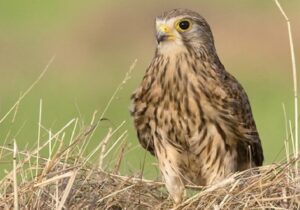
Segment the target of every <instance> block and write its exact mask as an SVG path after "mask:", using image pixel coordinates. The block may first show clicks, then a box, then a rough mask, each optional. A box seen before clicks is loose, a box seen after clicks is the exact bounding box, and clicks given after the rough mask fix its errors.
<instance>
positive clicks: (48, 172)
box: [0, 121, 300, 210]
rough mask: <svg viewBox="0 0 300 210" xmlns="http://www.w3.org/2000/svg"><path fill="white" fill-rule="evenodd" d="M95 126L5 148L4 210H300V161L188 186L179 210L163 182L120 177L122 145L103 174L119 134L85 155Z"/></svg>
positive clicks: (1, 185) (0, 186)
mask: <svg viewBox="0 0 300 210" xmlns="http://www.w3.org/2000/svg"><path fill="white" fill-rule="evenodd" d="M71 122H73V121H71ZM74 123H75V122H74ZM70 125H71V123H70ZM96 127H97V126H88V127H87V128H86V129H81V131H79V134H78V135H77V137H73V138H72V139H71V140H70V142H69V143H68V144H67V145H65V143H64V141H63V140H62V135H63V134H62V133H63V129H61V130H60V131H59V132H57V133H55V134H52V135H49V137H48V138H46V139H45V141H42V140H41V142H39V147H36V148H33V149H32V150H30V151H17V148H16V145H15V146H14V148H9V147H4V146H2V147H1V158H0V162H3V161H6V162H7V161H9V162H10V163H11V164H12V165H13V167H12V169H11V171H9V172H7V174H6V176H5V177H4V178H3V179H2V180H1V182H0V192H1V197H0V208H1V209H12V208H13V207H14V206H18V207H19V208H20V209H117V210H119V209H170V208H174V209H205V208H208V209H211V208H214V209H240V208H247V209H248V208H251V209H257V208H271V209H276V208H279V209H299V208H300V188H299V186H300V185H299V172H297V171H295V167H294V166H295V163H296V161H298V160H296V159H290V160H289V161H288V162H285V163H282V164H278V165H267V166H264V167H260V168H255V169H252V170H248V171H245V172H241V173H236V174H233V175H231V176H230V177H228V178H227V179H225V180H223V181H222V182H219V183H217V184H216V185H212V186H206V187H200V186H187V192H188V193H187V196H186V198H185V200H184V201H183V203H182V204H180V205H179V206H176V207H174V206H173V203H172V200H171V199H170V198H169V196H168V194H167V192H166V190H165V188H164V184H163V183H162V182H159V181H151V180H145V179H141V176H140V175H138V176H122V175H120V173H119V168H120V164H122V157H123V154H124V152H125V151H126V149H125V146H122V143H119V144H120V145H119V149H118V154H119V155H118V156H117V157H116V158H115V165H114V167H113V168H112V169H110V170H107V169H106V170H104V169H103V168H105V167H103V166H101V164H102V160H103V157H104V155H105V154H106V153H107V151H110V150H111V147H106V143H107V142H108V141H109V140H110V138H111V136H112V135H113V134H114V132H115V131H112V130H109V132H108V134H107V135H106V137H105V138H104V139H103V140H102V141H100V143H99V145H98V146H97V147H95V149H94V150H93V151H91V152H90V153H88V154H85V155H83V153H84V152H83V150H84V148H86V147H87V144H88V143H89V140H90V137H91V135H93V133H94V131H95V129H96ZM65 128H66V126H65ZM117 129H118V128H117ZM73 136H75V135H73ZM121 136H122V135H121ZM50 143H52V145H56V148H57V149H55V151H53V153H52V154H50V155H49V154H48V155H45V156H43V155H42V154H40V153H41V151H42V150H43V149H47V148H48V146H49V144H50ZM112 145H113V146H116V145H118V144H112ZM93 157H97V158H98V160H99V163H98V164H95V163H94V164H89V160H91V159H92V158H93Z"/></svg>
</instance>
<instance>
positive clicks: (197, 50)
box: [131, 9, 264, 203]
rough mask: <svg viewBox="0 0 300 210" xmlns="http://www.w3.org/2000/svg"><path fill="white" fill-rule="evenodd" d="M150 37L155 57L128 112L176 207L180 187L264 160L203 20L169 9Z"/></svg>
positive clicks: (239, 93) (240, 95)
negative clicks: (151, 37)
mask: <svg viewBox="0 0 300 210" xmlns="http://www.w3.org/2000/svg"><path fill="white" fill-rule="evenodd" d="M156 31H157V41H158V44H157V48H156V52H155V56H154V58H153V60H152V62H151V64H150V66H149V67H148V69H147V70H146V74H145V76H144V78H143V80H142V82H141V84H140V86H139V87H138V88H137V90H136V91H135V93H134V94H133V95H132V110H131V114H132V116H133V119H134V125H135V127H136V130H137V135H138V139H139V141H140V143H141V145H142V146H143V147H144V148H145V149H146V150H148V151H149V152H150V153H151V154H152V155H155V156H156V158H157V159H158V164H159V168H160V170H161V173H162V175H163V178H164V181H165V183H166V187H167V189H168V191H169V193H170V195H171V196H172V197H173V199H174V200H175V202H176V203H179V202H180V201H181V200H182V196H183V194H184V185H185V184H196V185H209V184H213V183H215V182H217V181H219V180H221V179H223V178H224V177H226V176H227V175H228V174H230V173H233V172H236V171H241V170H245V169H248V168H250V167H254V166H260V165H262V162H263V159H264V158H263V151H262V147H261V142H260V138H259V135H258V132H257V129H256V125H255V122H254V119H253V116H252V111H251V107H250V103H249V101H248V97H247V95H246V93H245V91H244V89H243V88H242V86H241V85H240V83H239V82H238V81H237V80H236V79H235V78H234V77H233V76H232V75H231V74H229V73H228V72H227V71H226V70H225V68H224V66H223V65H222V63H221V62H220V60H219V58H218V55H217V53H216V50H215V46H214V39H213V35H212V32H211V30H210V27H209V25H208V24H207V22H206V21H205V19H204V18H203V17H202V16H200V15H199V14H198V13H196V12H193V11H190V10H186V9H175V10H171V11H168V12H166V13H164V14H163V15H162V16H159V17H157V19H156Z"/></svg>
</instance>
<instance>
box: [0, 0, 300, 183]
mask: <svg viewBox="0 0 300 210" xmlns="http://www.w3.org/2000/svg"><path fill="white" fill-rule="evenodd" d="M282 5H283V7H284V9H285V10H286V12H287V14H288V16H289V17H290V20H291V22H292V29H293V36H294V42H295V43H294V44H295V48H296V49H295V50H296V55H298V54H299V53H298V52H299V44H300V43H299V42H300V21H299V20H300V12H299V9H300V2H299V1H296V0H290V1H282ZM172 8H190V9H193V10H195V11H198V12H199V13H201V14H202V15H203V16H204V17H205V18H206V19H207V21H208V22H209V24H210V25H211V28H212V30H213V33H214V37H215V43H216V48H217V51H218V54H219V56H220V58H221V60H222V62H223V64H224V65H225V67H226V69H227V70H228V71H229V72H231V73H232V74H233V75H235V76H236V78H238V80H239V81H240V82H241V83H242V84H243V86H244V88H245V89H246V91H247V93H248V96H249V98H250V101H251V104H252V108H253V112H254V116H255V119H256V123H257V126H258V130H259V132H260V136H261V139H262V143H263V148H264V151H265V158H266V161H265V164H268V163H272V162H278V161H280V160H281V159H282V158H283V157H284V155H285V153H284V149H283V145H284V144H283V141H284V138H285V124H284V123H285V122H284V117H283V109H282V103H285V105H286V108H287V114H288V118H289V119H292V118H293V92H292V76H291V75H292V74H291V62H290V52H289V43H288V36H287V30H286V29H287V28H286V23H285V21H284V19H283V18H282V16H281V14H280V12H279V11H278V8H277V7H276V6H275V4H274V2H273V1H261V0H247V1H246V0H241V1H234V0H228V1H216V0H213V1H200V0H197V1H196V0H187V1H171V0H164V1H159V0H155V1H137V0H128V1H124V0H123V1H121V0H115V1H108V0H106V1H104V0H100V1H96V0H86V1H71V0H68V1H61V0H52V1H1V2H0V72H1V77H0V118H2V116H3V115H4V114H5V113H6V112H7V111H8V110H9V108H10V107H11V106H12V105H13V104H14V103H15V101H16V100H17V99H18V97H19V95H20V93H22V92H24V91H25V90H26V89H27V87H28V86H30V85H31V84H32V82H33V81H34V80H35V79H36V78H37V77H38V75H39V74H40V72H41V71H42V70H43V68H44V67H45V65H46V64H47V62H48V61H49V60H50V58H51V57H52V56H53V55H56V58H55V60H54V62H53V64H52V65H51V66H50V69H49V71H48V72H47V73H46V75H45V76H44V78H43V79H42V80H41V81H40V82H39V83H38V85H37V86H36V87H35V88H34V89H33V90H32V92H31V93H30V94H29V95H28V96H26V98H25V99H24V100H23V101H22V102H21V104H20V106H19V109H18V112H17V116H16V120H15V121H14V122H13V123H12V122H11V120H12V115H10V116H9V118H8V119H7V120H6V121H5V122H4V123H2V124H0V144H1V145H3V144H4V140H5V139H7V142H6V145H8V146H10V143H11V142H12V139H14V138H15V139H16V140H17V143H18V145H19V147H20V148H24V147H25V146H26V145H28V147H32V146H33V145H34V144H36V139H37V130H38V113H39V101H40V99H42V100H43V114H42V124H43V125H44V126H45V127H47V128H51V129H52V130H53V131H54V132H55V131H57V130H58V129H59V128H60V127H61V126H63V125H65V124H66V123H67V122H68V121H69V120H70V119H72V118H79V119H80V121H81V122H83V123H85V124H88V123H89V122H90V120H91V118H92V114H93V112H94V111H95V110H98V111H99V113H102V111H103V110H104V108H105V106H106V104H107V102H108V101H109V99H110V97H111V96H112V94H113V92H114V90H115V89H116V87H117V86H118V84H120V82H121V81H122V80H123V78H124V76H125V74H126V72H127V71H128V69H129V66H130V65H131V64H132V63H133V61H134V60H135V59H138V62H137V65H136V67H135V69H134V70H133V72H132V74H131V79H130V80H129V81H128V82H127V83H126V84H125V85H124V87H123V88H122V90H121V91H120V92H119V93H118V94H117V96H116V98H115V99H114V101H113V102H112V104H111V106H110V108H109V110H108V111H107V112H106V114H105V116H104V117H105V118H107V119H109V120H108V121H105V122H102V123H100V126H99V129H98V133H97V135H96V137H95V138H94V139H93V141H92V142H91V145H96V144H97V143H98V142H97V141H99V140H100V139H101V137H102V136H104V135H105V133H106V132H107V130H108V128H109V127H111V126H112V127H116V126H118V125H119V124H120V123H121V122H122V121H124V120H126V124H125V126H124V127H123V128H122V129H123V130H126V129H128V130H129V136H128V140H129V142H130V143H131V144H130V147H131V148H133V149H132V150H129V152H127V153H126V155H125V159H124V162H123V165H122V171H123V172H124V173H135V172H137V171H139V170H140V169H141V165H142V163H143V160H144V154H145V151H144V150H142V149H141V148H140V147H135V145H136V144H137V138H136V135H135V132H134V129H133V124H132V120H131V119H130V116H129V113H128V107H129V104H130V101H129V97H130V95H131V93H132V92H133V90H134V89H135V87H137V85H138V84H139V82H140V80H141V78H142V76H143V74H144V72H145V69H146V67H147V66H148V64H149V62H150V61H151V59H152V56H153V53H154V50H155V44H156V43H155V38H154V19H155V16H157V15H159V14H161V13H162V12H163V11H165V10H169V9H172ZM120 133H121V131H120ZM90 148H92V146H91V147H90ZM111 158H113V157H111ZM108 161H109V160H108ZM146 161H147V166H148V167H146V168H147V169H146V170H145V175H146V177H150V178H151V177H153V176H154V175H156V174H157V170H155V167H154V166H153V164H152V162H155V161H154V160H153V158H151V157H150V155H149V154H147V155H146ZM7 166H8V165H7V164H1V165H0V167H1V171H3V169H4V168H5V167H7Z"/></svg>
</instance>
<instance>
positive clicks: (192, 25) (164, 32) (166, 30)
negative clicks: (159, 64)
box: [156, 9, 215, 53]
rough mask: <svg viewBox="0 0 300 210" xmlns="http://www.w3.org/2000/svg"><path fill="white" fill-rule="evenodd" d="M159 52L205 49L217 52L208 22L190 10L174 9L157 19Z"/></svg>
mask: <svg viewBox="0 0 300 210" xmlns="http://www.w3.org/2000/svg"><path fill="white" fill-rule="evenodd" d="M156 39H157V44H158V45H157V48H158V51H160V52H161V53H163V52H164V51H166V50H171V51H172V52H174V51H183V50H193V51H195V52H198V51H199V50H201V49H202V50H203V49H205V50H206V51H207V52H210V53H211V51H215V48H214V40H213V35H212V32H211V30H210V27H209V25H208V23H207V22H206V20H205V19H204V18H203V17H202V16H201V15H199V14H198V13H196V12H194V11H191V10H188V9H174V10H171V11H168V12H165V13H164V14H163V15H161V16H158V17H157V18H156Z"/></svg>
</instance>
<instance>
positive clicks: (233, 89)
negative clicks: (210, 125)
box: [220, 72, 264, 166]
mask: <svg viewBox="0 0 300 210" xmlns="http://www.w3.org/2000/svg"><path fill="white" fill-rule="evenodd" d="M220 84H222V86H223V90H224V91H225V92H226V95H227V97H226V98H225V99H224V101H223V102H224V103H225V106H226V107H227V108H228V109H229V112H227V113H229V114H230V118H231V119H232V120H230V121H227V123H231V125H230V127H231V128H232V129H233V132H234V133H235V135H236V137H237V139H238V142H237V153H238V162H241V163H245V162H249V158H251V160H252V165H253V166H261V165H262V163H263V160H264V156H263V149H262V145H261V141H260V137H259V134H258V132H257V128H256V124H255V121H254V118H253V115H252V110H251V106H250V102H249V100H248V96H247V94H246V92H245V90H244V89H243V87H242V86H241V84H240V83H239V82H238V81H237V80H236V79H235V78H234V77H233V76H232V75H230V74H229V73H228V72H226V74H225V75H223V76H222V82H221V83H220ZM249 151H251V154H250V153H249Z"/></svg>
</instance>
